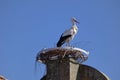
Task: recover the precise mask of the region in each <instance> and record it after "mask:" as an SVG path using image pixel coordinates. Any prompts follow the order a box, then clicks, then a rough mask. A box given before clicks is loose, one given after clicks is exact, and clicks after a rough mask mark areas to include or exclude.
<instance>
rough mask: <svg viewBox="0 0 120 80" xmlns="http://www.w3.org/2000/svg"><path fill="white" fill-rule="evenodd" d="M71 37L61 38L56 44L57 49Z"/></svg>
mask: <svg viewBox="0 0 120 80" xmlns="http://www.w3.org/2000/svg"><path fill="white" fill-rule="evenodd" d="M71 36H72V35H66V36H61V37H60V39H59V41H58V42H57V47H61V46H62V45H63V44H64V43H65V40H66V39H67V38H69V37H71Z"/></svg>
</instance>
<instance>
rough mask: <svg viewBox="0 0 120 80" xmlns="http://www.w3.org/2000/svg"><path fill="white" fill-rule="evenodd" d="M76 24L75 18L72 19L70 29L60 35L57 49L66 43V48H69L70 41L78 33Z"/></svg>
mask: <svg viewBox="0 0 120 80" xmlns="http://www.w3.org/2000/svg"><path fill="white" fill-rule="evenodd" d="M76 23H79V22H78V21H77V20H76V19H75V18H72V27H71V28H70V29H68V30H66V31H65V32H63V33H62V35H61V37H60V39H59V41H58V42H57V47H61V46H62V45H63V44H64V43H66V46H70V44H69V42H70V40H72V39H73V38H74V36H75V35H76V33H77V32H78V27H77V25H76Z"/></svg>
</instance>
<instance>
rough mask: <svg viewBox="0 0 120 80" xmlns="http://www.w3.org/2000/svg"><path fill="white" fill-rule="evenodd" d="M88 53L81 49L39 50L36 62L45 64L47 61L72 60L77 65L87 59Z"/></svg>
mask: <svg viewBox="0 0 120 80" xmlns="http://www.w3.org/2000/svg"><path fill="white" fill-rule="evenodd" d="M88 55H89V52H87V51H85V50H83V49H81V48H73V47H64V48H61V47H56V48H48V49H43V50H41V51H40V52H39V53H38V54H37V57H36V61H40V62H42V63H46V62H47V61H48V60H57V59H62V58H66V57H69V58H73V59H74V60H76V61H77V62H79V63H82V62H84V61H86V60H87V59H88Z"/></svg>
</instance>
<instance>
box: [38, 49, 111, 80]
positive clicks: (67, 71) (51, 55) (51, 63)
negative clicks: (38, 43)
mask: <svg viewBox="0 0 120 80" xmlns="http://www.w3.org/2000/svg"><path fill="white" fill-rule="evenodd" d="M88 54H89V52H87V51H85V50H83V49H80V48H72V47H66V48H49V49H43V50H41V51H40V52H39V53H38V55H37V57H36V60H37V61H40V62H42V63H44V64H45V65H46V68H47V74H46V75H45V76H44V77H43V78H42V79H41V80H110V79H109V78H108V77H107V76H106V75H105V74H103V73H101V72H100V71H98V70H97V69H95V68H93V67H90V66H87V65H83V64H82V62H84V61H86V60H87V59H88Z"/></svg>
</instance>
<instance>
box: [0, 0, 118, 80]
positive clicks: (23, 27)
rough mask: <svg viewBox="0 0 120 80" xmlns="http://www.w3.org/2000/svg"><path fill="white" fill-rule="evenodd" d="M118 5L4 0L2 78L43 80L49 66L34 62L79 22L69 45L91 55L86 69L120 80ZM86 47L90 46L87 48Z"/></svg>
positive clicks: (91, 0)
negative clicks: (98, 71)
mask: <svg viewBox="0 0 120 80" xmlns="http://www.w3.org/2000/svg"><path fill="white" fill-rule="evenodd" d="M119 4H120V1H119V0H60V1H57V0H51V1H50V0H0V56H1V58H0V74H1V75H4V76H6V77H7V78H8V79H9V80H21V79H22V80H39V79H40V78H41V77H42V76H43V75H44V73H45V71H44V70H45V66H44V65H43V64H38V67H37V71H36V73H34V67H35V65H34V63H35V57H36V55H37V53H38V51H40V50H41V49H42V48H51V47H55V44H56V42H57V41H58V39H59V37H60V35H61V33H62V32H63V31H64V30H66V29H68V28H70V27H71V22H70V19H71V17H76V18H77V19H78V21H80V24H79V25H78V27H79V32H78V34H77V35H76V36H75V38H74V40H73V41H72V42H71V44H75V43H76V42H77V43H78V44H77V47H80V48H83V49H85V50H88V51H90V55H89V59H88V60H87V61H86V62H85V63H84V64H87V65H90V66H92V67H95V68H97V69H98V70H100V71H102V72H104V73H105V74H107V75H108V76H109V77H110V78H111V80H118V79H120V78H119V74H120V73H119V72H120V69H119V68H120V62H119V61H120V58H119V57H120V54H119V53H120V43H119V41H120V5H119ZM85 44H86V45H85Z"/></svg>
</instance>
